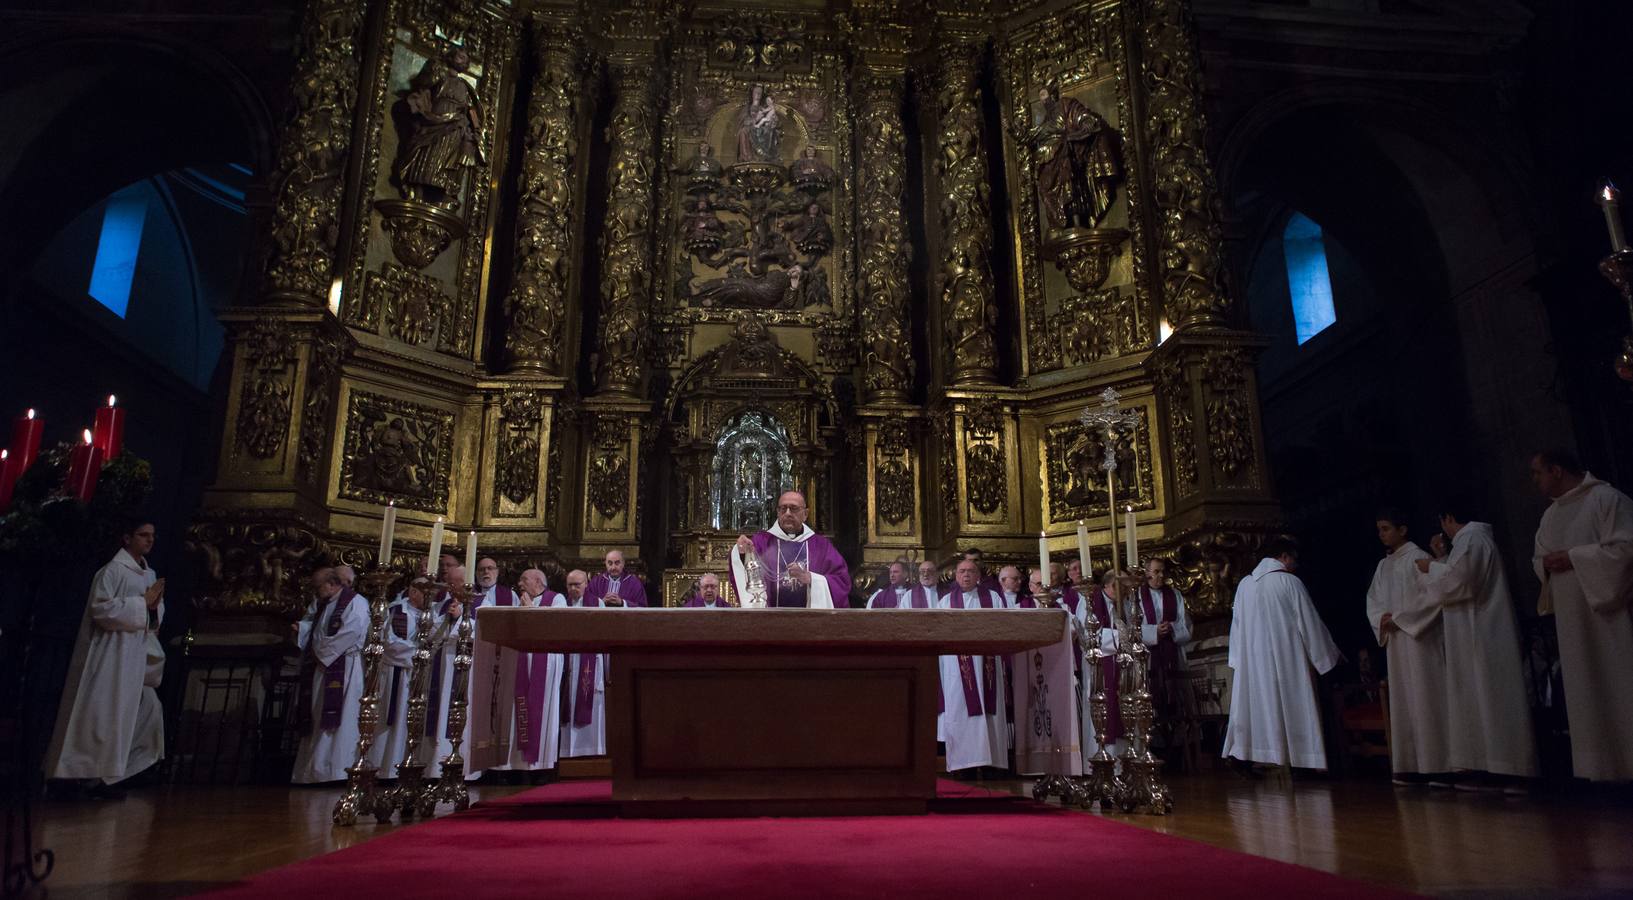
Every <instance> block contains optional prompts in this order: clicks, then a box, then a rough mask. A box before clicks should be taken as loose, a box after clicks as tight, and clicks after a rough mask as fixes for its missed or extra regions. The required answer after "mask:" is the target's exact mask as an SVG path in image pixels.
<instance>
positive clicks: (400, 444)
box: [352, 416, 426, 495]
mask: <svg viewBox="0 0 1633 900" xmlns="http://www.w3.org/2000/svg"><path fill="white" fill-rule="evenodd" d="M360 437H361V441H360V442H359V446H358V451H357V469H356V474H355V475H354V476H353V478H352V483H353V484H354V485H356V486H357V487H360V488H364V489H366V490H373V491H381V492H385V493H392V494H408V495H420V494H422V493H425V487H426V486H425V484H424V478H423V477H422V475H423V469H424V467H425V462H424V461H423V460H422V459H421V454H420V447H419V441H417V440H415V437H414V434H413V432H412V430H411V429H410V428H409V426H408V423H407V422H406V421H405V420H404V419H402V418H401V417H399V416H393V417H391V418H390V419H387V420H384V421H377V422H376V423H374V424H373V425H372V426H371V427H368V428H365V429H364V430H363V432H362V434H361V435H360Z"/></svg>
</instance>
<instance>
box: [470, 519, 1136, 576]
mask: <svg viewBox="0 0 1633 900" xmlns="http://www.w3.org/2000/svg"><path fill="white" fill-rule="evenodd" d="M1129 515H1133V513H1130V514H1129ZM465 577H466V578H469V579H470V580H471V584H475V583H476V532H474V531H473V532H471V539H470V540H469V541H468V542H467V543H466V544H465Z"/></svg>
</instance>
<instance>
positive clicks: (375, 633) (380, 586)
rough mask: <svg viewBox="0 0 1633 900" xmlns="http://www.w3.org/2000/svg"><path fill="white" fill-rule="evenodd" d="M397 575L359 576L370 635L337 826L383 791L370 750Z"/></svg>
mask: <svg viewBox="0 0 1633 900" xmlns="http://www.w3.org/2000/svg"><path fill="white" fill-rule="evenodd" d="M395 577H396V576H395V573H393V572H391V571H390V570H389V569H379V568H377V569H375V570H374V571H373V572H370V573H369V574H367V575H364V576H363V577H362V578H361V579H360V582H361V583H362V586H363V590H364V591H365V593H366V596H368V597H369V635H368V640H367V641H366V642H365V643H364V644H363V699H362V700H361V701H359V704H358V709H357V760H356V761H355V762H353V763H352V764H351V766H349V767H347V769H346V791H345V793H343V794H341V795H340V799H339V800H337V801H335V809H334V823H335V824H336V825H345V826H351V825H356V824H357V817H358V815H359V814H360V813H372V812H375V811H376V809H377V808H378V807H379V805H380V801H381V799H382V795H383V793H384V792H383V791H382V790H381V789H380V786H379V783H378V781H377V780H376V777H375V776H376V774H377V772H376V770H375V767H374V763H373V762H371V761H370V760H369V750H370V749H371V748H372V747H373V746H374V729H375V726H376V725H377V724H378V723H379V721H380V660H381V658H382V657H384V656H385V653H386V646H385V621H386V607H387V606H388V605H389V604H388V601H387V599H386V598H387V595H388V593H389V591H390V588H391V582H392V580H393V578H395ZM388 818H389V817H388ZM382 824H383V823H382Z"/></svg>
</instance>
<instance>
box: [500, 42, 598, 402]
mask: <svg viewBox="0 0 1633 900" xmlns="http://www.w3.org/2000/svg"><path fill="white" fill-rule="evenodd" d="M533 41H534V50H535V64H536V66H537V68H538V75H537V78H536V80H535V82H534V84H533V89H532V91H531V92H530V93H529V94H528V100H527V134H526V137H525V138H524V144H523V149H522V170H521V175H520V179H519V183H518V189H519V194H520V196H519V197H518V198H517V202H518V206H519V209H518V212H517V221H516V277H515V280H514V281H513V282H512V285H511V289H510V298H509V319H510V321H509V327H508V329H507V330H506V332H505V349H506V351H507V353H508V354H509V357H510V365H511V367H512V368H513V369H519V368H528V369H537V370H540V371H543V372H548V373H559V372H560V371H561V343H562V333H563V326H564V325H565V323H566V321H567V291H568V271H569V270H570V268H571V266H572V262H573V252H574V248H573V241H572V234H573V230H572V227H571V226H572V221H571V220H572V212H573V195H574V188H575V178H576V176H577V171H578V165H577V161H578V152H579V127H580V124H579V115H578V111H579V109H580V98H581V97H582V95H583V93H584V86H585V76H586V74H587V68H588V67H587V65H586V63H587V60H586V58H585V53H584V48H583V45H582V39H581V37H580V36H579V35H578V34H577V32H576V31H574V30H571V29H570V28H568V27H566V26H562V25H559V24H557V23H554V22H549V21H545V20H542V19H541V20H536V21H535V23H534V25H533Z"/></svg>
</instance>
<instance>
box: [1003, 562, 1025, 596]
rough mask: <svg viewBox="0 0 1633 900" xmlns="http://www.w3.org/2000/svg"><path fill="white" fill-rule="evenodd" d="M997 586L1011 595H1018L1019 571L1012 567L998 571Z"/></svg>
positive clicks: (1019, 587) (1019, 586)
mask: <svg viewBox="0 0 1633 900" xmlns="http://www.w3.org/2000/svg"><path fill="white" fill-rule="evenodd" d="M998 585H999V587H1002V588H1003V589H1004V590H1006V591H1008V592H1010V593H1012V594H1015V593H1019V592H1020V590H1021V570H1020V569H1018V568H1016V567H1014V566H1004V567H1003V568H1002V569H999V570H998Z"/></svg>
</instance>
